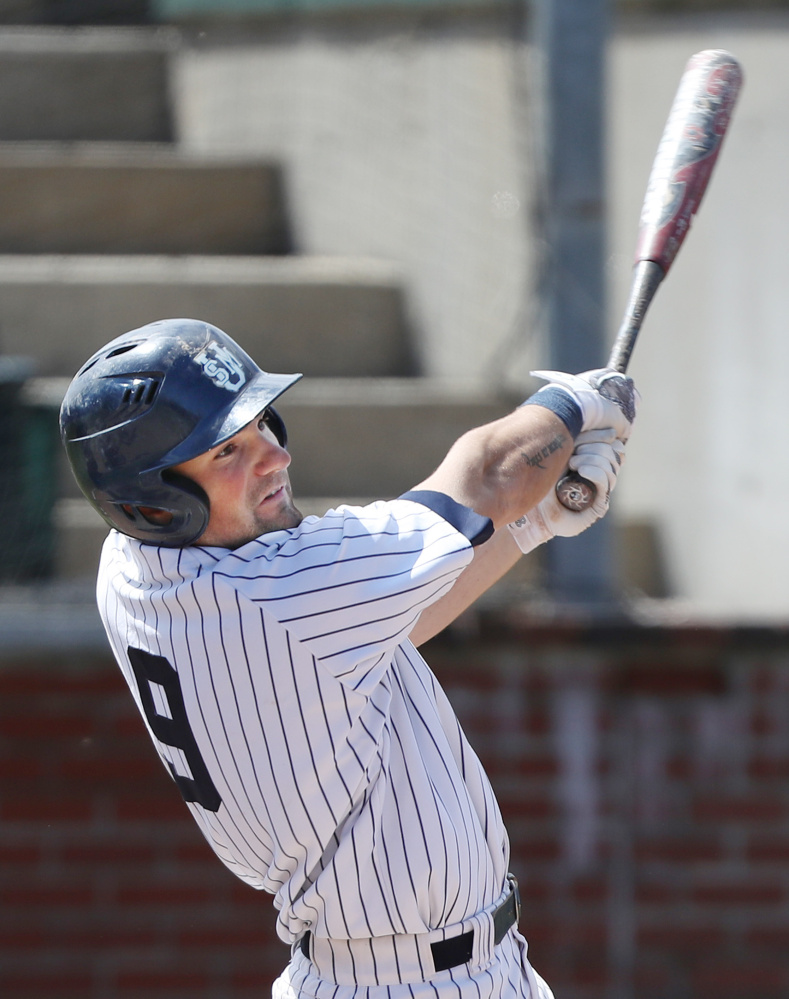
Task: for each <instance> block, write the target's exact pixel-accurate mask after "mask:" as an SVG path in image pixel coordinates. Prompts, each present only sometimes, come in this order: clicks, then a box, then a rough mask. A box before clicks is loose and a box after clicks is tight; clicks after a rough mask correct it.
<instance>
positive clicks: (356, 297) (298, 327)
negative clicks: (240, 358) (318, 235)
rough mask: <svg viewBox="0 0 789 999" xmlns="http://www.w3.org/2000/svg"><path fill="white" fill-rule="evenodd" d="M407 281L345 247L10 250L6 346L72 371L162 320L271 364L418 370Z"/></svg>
mask: <svg viewBox="0 0 789 999" xmlns="http://www.w3.org/2000/svg"><path fill="white" fill-rule="evenodd" d="M406 312H407V310H406V302H405V293H404V280H403V277H402V274H401V272H400V270H399V269H398V268H397V267H396V266H394V265H391V264H389V263H386V262H383V261H377V260H371V259H367V258H345V257H325V258H317V257H220V256H201V257H186V256H184V257H175V256H157V255H151V256H134V257H131V256H120V257H119V256H109V255H108V256H60V255H58V256H54V255H48V254H47V255H40V256H16V255H9V256H0V353H3V354H8V355H22V356H27V357H31V358H32V359H33V360H34V361H35V362H36V364H37V374H39V375H62V376H68V377H69V378H70V377H71V376H72V375H73V374H74V372H75V371H76V370H77V369H78V368H79V367H80V366H81V365H82V364H83V362H84V361H85V360H87V358H88V357H90V355H91V354H92V353H93V352H94V351H95V350H97V349H98V348H99V347H101V346H102V345H103V344H104V343H106V342H107V341H108V340H110V339H111V338H112V337H114V336H117V335H119V334H121V333H124V332H126V331H127V330H131V329H134V328H136V327H138V326H142V325H143V324H145V323H148V322H151V321H152V320H155V319H163V318H168V317H174V316H188V317H191V318H196V319H204V320H206V321H208V322H211V323H214V324H215V325H216V326H219V327H220V328H222V329H225V330H226V331H227V332H228V333H230V334H231V335H232V336H234V337H235V338H236V339H237V340H238V341H239V343H241V344H242V346H243V347H244V348H245V349H246V350H247V351H248V352H249V353H250V354H252V356H253V357H254V358H255V359H256V360H257V361H258V363H260V365H261V366H262V367H265V368H267V369H268V370H270V371H283V372H289V371H302V372H304V373H305V374H310V375H319V376H327V377H331V376H352V377H360V376H391V375H409V374H412V373H413V371H414V365H413V361H412V350H411V343H410V337H409V329H408V320H407V314H406Z"/></svg>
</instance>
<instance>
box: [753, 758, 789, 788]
mask: <svg viewBox="0 0 789 999" xmlns="http://www.w3.org/2000/svg"><path fill="white" fill-rule="evenodd" d="M748 776H749V777H751V779H752V780H769V781H781V782H785V781H787V780H789V759H787V758H786V757H785V756H779V757H774V756H755V757H753V758H752V759H751V760H750V761H749V762H748Z"/></svg>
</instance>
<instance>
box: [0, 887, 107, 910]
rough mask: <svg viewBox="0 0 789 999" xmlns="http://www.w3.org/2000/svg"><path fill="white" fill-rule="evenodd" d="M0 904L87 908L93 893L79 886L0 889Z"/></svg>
mask: <svg viewBox="0 0 789 999" xmlns="http://www.w3.org/2000/svg"><path fill="white" fill-rule="evenodd" d="M0 902H1V903H2V904H3V905H7V906H17V907H20V908H21V907H23V906H24V907H28V906H36V907H43V906H46V907H48V908H55V907H57V908H60V907H62V906H67V907H69V908H71V907H74V906H80V907H82V908H87V907H88V906H90V905H91V904H92V902H93V892H92V890H91V889H90V888H86V887H84V886H81V885H61V886H57V885H48V886H47V887H45V888H42V887H40V886H37V885H28V886H26V887H10V886H5V887H0Z"/></svg>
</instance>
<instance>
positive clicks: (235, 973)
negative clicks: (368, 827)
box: [0, 615, 789, 999]
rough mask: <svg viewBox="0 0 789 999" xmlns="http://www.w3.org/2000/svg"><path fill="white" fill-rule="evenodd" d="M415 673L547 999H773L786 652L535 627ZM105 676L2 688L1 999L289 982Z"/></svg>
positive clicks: (220, 993)
mask: <svg viewBox="0 0 789 999" xmlns="http://www.w3.org/2000/svg"><path fill="white" fill-rule="evenodd" d="M427 655H428V659H429V660H430V661H431V663H432V665H433V666H434V667H435V669H436V672H437V673H438V674H439V675H440V677H441V678H442V680H443V682H444V684H445V686H446V687H447V689H448V691H449V693H450V696H451V697H452V699H453V701H454V703H455V704H456V706H457V709H458V712H459V714H460V716H461V719H462V720H463V722H464V725H465V728H466V730H467V732H468V734H469V736H470V738H471V741H472V743H473V744H474V745H475V746H476V747H477V749H478V751H479V753H480V755H481V756H482V758H483V760H484V762H485V763H486V765H487V766H488V768H489V771H490V773H491V776H492V779H493V782H494V785H495V787H496V789H497V791H498V794H499V797H500V800H501V804H502V808H503V810H504V812H505V815H506V817H507V821H508V827H509V829H510V834H511V838H512V846H513V865H512V866H513V870H514V871H515V873H516V874H517V875H518V877H519V879H520V881H521V885H522V888H523V897H524V918H523V928H524V931H525V933H526V935H527V937H528V938H529V940H530V943H531V954H532V959H533V962H534V964H535V966H536V967H537V968H538V970H540V971H541V973H542V974H543V975H544V976H545V977H546V978H547V980H548V981H549V982H550V983H551V984H552V986H553V987H554V990H555V992H556V995H557V999H592V997H606V999H608V997H611V999H630V997H635V996H638V999H657V997H661V999H668V997H671V999H707V997H709V999H713V997H714V999H735V997H736V999H750V997H753V999H756V997H758V999H770V997H776V999H778V997H781V999H784V997H785V996H787V995H789V863H787V861H789V697H787V693H788V692H789V632H783V631H781V630H742V629H734V630H732V629H719V630H716V629H696V628H684V629H662V628H655V629H649V628H633V627H626V628H602V627H598V628H588V629H584V628H579V627H569V626H565V627H562V628H548V627H527V626H522V625H520V624H519V623H518V622H517V621H513V620H511V619H510V620H503V619H501V618H496V617H494V616H492V615H488V616H486V617H485V618H483V619H481V620H480V621H479V622H477V626H476V627H475V629H474V630H473V631H470V632H467V633H461V632H457V631H456V632H453V633H451V634H449V635H447V636H444V637H442V638H441V639H439V640H436V641H434V642H433V643H431V646H430V648H429V649H428V650H427ZM273 924H274V915H273V909H272V907H271V904H270V900H269V898H268V896H263V895H260V894H258V893H256V892H255V891H253V890H252V889H250V888H248V887H246V886H245V885H243V884H242V883H241V882H240V881H236V880H235V879H234V878H233V877H232V875H230V873H229V872H227V871H226V870H225V868H224V867H223V866H222V865H221V864H220V863H219V861H218V860H216V859H215V858H214V856H213V854H212V853H211V852H210V851H209V850H208V848H207V847H206V846H205V844H204V843H203V840H202V838H201V836H200V834H199V832H198V831H197V828H196V826H194V825H193V823H192V821H191V819H190V818H189V816H188V814H187V812H186V809H185V807H184V805H183V803H182V802H181V800H180V797H179V795H178V794H177V792H176V791H175V788H174V787H173V785H172V783H171V781H170V779H169V777H168V776H167V775H166V773H165V771H164V769H163V768H162V766H161V764H160V763H159V761H158V758H157V757H156V756H155V754H154V751H153V748H152V746H151V745H150V743H149V741H148V738H147V736H146V735H145V733H144V732H143V727H142V723H141V721H140V720H139V717H138V715H137V713H136V710H135V708H134V707H133V704H132V702H131V698H130V696H129V694H128V692H127V691H126V689H125V687H124V686H123V684H122V681H121V679H120V675H119V673H118V672H117V670H116V668H115V667H114V666H113V664H112V663H111V661H110V660H109V658H108V657H105V656H103V655H101V654H95V653H93V654H89V655H86V656H84V657H81V658H79V659H77V658H76V657H73V656H71V655H70V654H68V655H65V656H61V657H60V658H59V661H58V662H57V663H53V662H41V661H37V660H36V659H35V657H29V656H21V655H19V656H16V657H10V656H6V657H5V659H4V660H3V662H2V664H0V995H2V996H3V997H4V999H13V997H17V996H19V997H20V999H22V997H24V999H32V997H40V999H44V997H46V999H128V997H136V996H140V997H142V996H144V997H145V999H165V997H166V999H180V997H187V996H188V997H189V999H209V997H210V999H226V997H227V999H230V997H232V999H242V997H243V999H246V997H251V996H256V997H259V996H265V995H266V994H267V993H268V990H269V987H270V983H271V980H272V978H273V977H274V976H275V975H276V974H277V973H278V971H279V970H280V968H281V967H282V965H283V964H284V962H285V960H286V949H285V947H284V946H283V945H282V944H281V943H279V942H278V941H277V939H276V937H275V936H274V933H273Z"/></svg>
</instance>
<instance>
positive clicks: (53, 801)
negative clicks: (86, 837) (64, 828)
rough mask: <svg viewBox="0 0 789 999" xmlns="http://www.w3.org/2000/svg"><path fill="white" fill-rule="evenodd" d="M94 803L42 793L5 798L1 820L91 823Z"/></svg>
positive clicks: (85, 799) (1, 804)
mask: <svg viewBox="0 0 789 999" xmlns="http://www.w3.org/2000/svg"><path fill="white" fill-rule="evenodd" d="M92 814H93V801H92V800H91V799H90V798H87V797H84V796H83V797H74V796H71V795H69V796H60V795H59V796H55V795H49V794H47V793H46V792H44V791H42V792H41V793H40V795H38V796H36V795H35V794H32V793H31V794H26V795H24V796H22V795H17V796H13V797H11V796H5V797H4V799H3V800H2V803H0V818H1V819H2V820H3V821H4V822H46V823H53V822H81V823H85V824H87V823H89V822H90V819H91V816H92Z"/></svg>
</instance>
